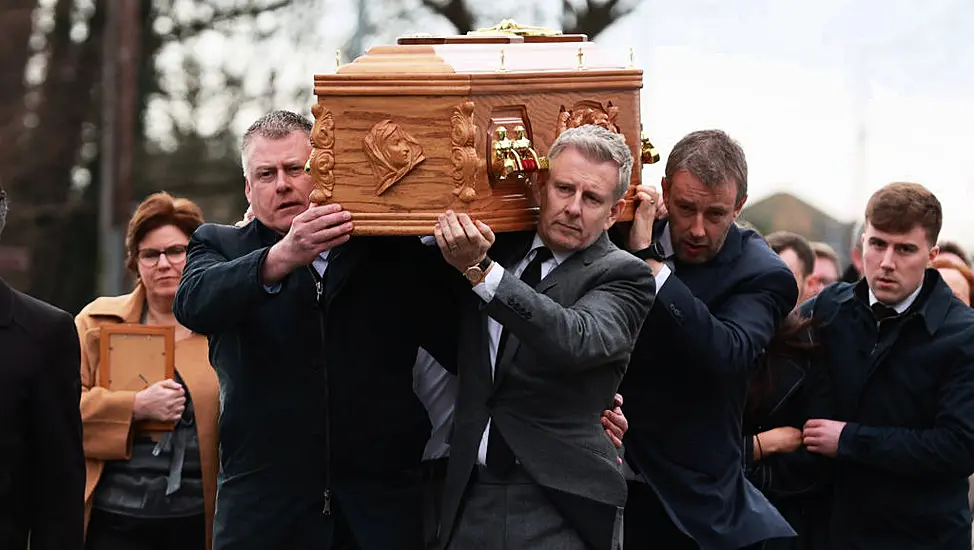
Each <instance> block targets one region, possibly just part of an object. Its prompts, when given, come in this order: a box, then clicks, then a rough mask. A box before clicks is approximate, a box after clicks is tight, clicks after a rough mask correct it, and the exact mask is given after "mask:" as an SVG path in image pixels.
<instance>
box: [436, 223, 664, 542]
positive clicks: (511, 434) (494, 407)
mask: <svg viewBox="0 0 974 550" xmlns="http://www.w3.org/2000/svg"><path fill="white" fill-rule="evenodd" d="M533 236H534V234H533V233H530V234H525V233H521V234H517V235H511V236H510V238H508V236H507V235H504V236H502V237H505V239H504V240H502V239H501V237H498V242H497V243H496V244H495V246H494V248H493V249H492V250H491V253H490V254H491V257H493V258H494V259H495V260H496V261H497V262H498V263H499V264H500V265H502V266H505V273H504V276H503V279H501V282H500V285H499V287H498V289H497V292H496V294H495V295H494V297H493V299H492V300H491V301H490V302H488V303H486V304H485V303H484V302H483V301H482V300H481V299H480V298H479V297H478V296H477V295H476V294H475V293H474V292H473V291H472V290H470V289H469V285H468V287H467V290H466V292H467V295H466V298H467V299H466V300H465V305H466V308H465V315H464V319H463V331H462V334H461V344H460V350H461V354H460V371H459V384H460V386H459V395H458V398H457V408H456V419H455V425H454V435H453V442H452V447H451V451H450V463H449V467H448V473H447V481H446V491H445V496H444V503H443V509H444V515H443V522H442V524H441V525H442V527H441V535H442V536H441V540H442V542H443V544H444V545H446V544H447V543H448V542H449V540H450V536H451V533H452V530H453V528H454V526H455V525H454V524H455V522H456V520H457V518H458V511H459V509H460V507H461V501H462V499H463V493H464V490H465V488H466V486H467V482H468V481H469V479H470V475H471V471H472V469H473V468H474V465H475V463H476V461H477V451H478V448H479V446H480V440H481V436H482V434H483V432H484V429H485V427H486V425H487V419H488V418H491V419H493V420H492V421H493V422H494V423H495V424H496V426H497V428H498V429H499V430H500V432H501V434H503V436H504V439H505V440H506V441H507V442H508V444H509V445H510V446H511V449H512V450H513V451H514V455H515V456H516V457H517V459H518V460H519V462H520V463H521V465H522V466H523V467H524V469H525V470H526V471H527V472H528V474H530V476H531V477H532V478H533V479H534V480H535V481H536V482H537V483H538V484H539V485H541V486H542V487H544V488H545V489H547V491H548V493H549V496H551V497H552V502H553V503H554V505H555V506H556V507H557V508H559V511H560V512H561V513H562V515H564V516H565V517H566V519H567V520H568V521H569V523H571V524H572V525H573V526H574V527H575V529H576V530H577V531H578V532H579V533H580V534H581V535H582V537H583V538H585V539H587V542H588V544H589V545H590V546H591V547H592V548H595V549H599V550H602V549H607V548H609V546H610V544H611V541H612V532H613V526H614V524H615V520H616V516H617V513H618V511H619V510H620V507H621V506H623V505H624V504H625V499H626V484H625V480H624V478H623V476H622V473H621V469H620V466H619V463H618V456H619V455H618V452H617V451H616V449H615V447H613V445H612V443H611V442H610V441H609V438H608V437H607V436H606V435H605V432H604V430H603V428H602V425H601V422H600V417H601V413H602V411H603V410H605V409H606V408H607V407H610V404H611V403H612V398H613V395H614V394H615V392H616V389H617V387H618V385H619V381H620V380H621V379H622V375H623V373H624V372H625V370H626V364H627V363H628V361H629V353H630V351H631V350H632V346H633V343H634V342H635V339H636V335H637V334H638V333H639V327H640V325H641V324H642V322H643V319H644V318H645V316H646V313H647V312H648V311H649V308H650V306H651V305H652V303H653V288H654V283H653V278H652V272H651V271H650V270H649V268H648V267H647V266H646V265H645V264H644V263H643V262H641V261H639V260H637V259H636V258H635V257H633V256H632V255H630V254H628V253H626V252H623V251H621V250H619V249H617V248H616V247H615V246H614V245H612V244H611V243H610V242H609V240H608V238H607V237H606V236H605V235H602V237H600V238H599V240H597V241H596V242H595V243H594V244H593V245H592V246H590V247H589V248H587V249H585V250H583V251H581V252H577V253H575V254H573V255H572V256H570V257H569V258H568V259H566V260H565V261H564V262H563V263H562V264H560V265H559V266H557V267H556V268H555V269H554V270H552V271H551V272H550V273H549V274H548V275H547V276H546V277H545V278H544V279H543V280H542V281H541V283H539V285H538V286H537V289H532V288H531V287H529V286H527V285H526V284H524V283H523V282H521V281H520V280H519V279H518V278H517V277H515V276H514V274H513V269H514V266H516V265H517V263H518V262H520V261H521V260H522V259H523V258H524V256H525V255H526V254H527V252H528V247H529V246H530V243H531V240H532V239H533ZM504 241H507V242H504ZM511 241H513V242H511ZM488 316H489V317H493V318H494V319H495V320H497V321H498V322H499V323H500V324H501V325H503V326H505V327H507V329H508V331H509V336H508V340H507V343H506V345H505V347H504V353H503V356H502V357H500V358H498V361H497V365H496V369H495V375H494V380H493V381H492V379H491V366H490V359H489V346H488V324H487V318H488Z"/></svg>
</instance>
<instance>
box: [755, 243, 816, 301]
mask: <svg viewBox="0 0 974 550" xmlns="http://www.w3.org/2000/svg"><path fill="white" fill-rule="evenodd" d="M764 240H766V241H768V246H770V247H771V250H774V252H775V254H777V255H778V257H779V258H781V260H782V261H783V262H785V265H787V266H788V269H790V270H791V272H792V273H793V274H794V275H795V282H796V283H798V303H802V302H804V301H805V299H806V298H805V293H806V289H807V288H808V284H809V280H810V279H811V278H812V277H814V271H815V252H813V251H812V245H811V244H809V242H808V239H806V238H805V237H802V236H801V235H799V234H797V233H792V232H790V231H775V232H774V233H771V234H770V235H768V236H766V237H765V238H764Z"/></svg>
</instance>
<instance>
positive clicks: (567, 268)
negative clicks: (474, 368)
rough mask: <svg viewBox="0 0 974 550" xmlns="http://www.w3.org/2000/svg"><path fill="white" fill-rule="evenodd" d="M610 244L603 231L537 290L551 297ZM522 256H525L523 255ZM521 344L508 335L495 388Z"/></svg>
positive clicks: (496, 366) (505, 373) (499, 362)
mask: <svg viewBox="0 0 974 550" xmlns="http://www.w3.org/2000/svg"><path fill="white" fill-rule="evenodd" d="M528 246H530V244H528ZM608 246H609V236H608V235H607V234H606V233H605V232H603V233H602V235H601V236H600V237H599V238H598V239H596V241H595V242H594V243H592V245H591V246H589V247H588V248H586V249H585V250H583V251H581V252H578V253H575V254H573V255H572V256H570V257H569V258H568V259H567V260H565V261H564V262H562V263H560V264H558V265H557V266H556V267H555V268H554V269H552V270H551V272H550V273H548V275H547V276H546V277H545V278H544V279H541V282H540V283H538V286H537V287H535V290H536V291H537V292H538V293H539V294H545V295H547V296H549V297H551V294H552V291H553V290H554V289H555V288H556V287H557V286H558V285H559V284H562V286H564V285H565V284H567V282H568V280H569V279H570V278H571V277H572V276H577V275H578V272H579V270H580V269H584V268H587V267H588V266H591V265H592V263H594V262H595V260H597V259H598V258H601V257H602V255H603V254H605V250H606V249H607V248H608ZM526 253H527V252H525V254H526ZM521 258H523V255H522V256H521ZM512 265H515V264H512ZM559 290H560V289H559ZM556 301H557V300H556ZM520 345H521V342H520V340H518V339H517V336H515V335H514V333H510V334H508V335H507V343H505V344H504V355H503V356H502V357H498V358H497V363H496V364H495V365H494V389H495V390H496V389H497V388H499V387H500V385H501V383H502V382H503V381H504V378H505V376H506V375H507V371H508V370H509V368H510V364H511V362H512V361H513V359H514V355H515V354H516V353H517V349H518V347H520Z"/></svg>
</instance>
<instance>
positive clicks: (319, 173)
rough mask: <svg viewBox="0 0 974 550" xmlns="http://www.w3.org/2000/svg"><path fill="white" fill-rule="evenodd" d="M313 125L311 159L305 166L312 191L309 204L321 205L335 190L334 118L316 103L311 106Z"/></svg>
mask: <svg viewBox="0 0 974 550" xmlns="http://www.w3.org/2000/svg"><path fill="white" fill-rule="evenodd" d="M311 114H312V115H314V117H315V124H314V126H313V127H312V128H311V157H310V158H309V159H308V164H307V166H306V169H307V171H308V172H309V173H310V174H311V181H312V182H313V183H314V189H312V191H311V202H313V203H316V204H322V203H325V202H327V201H328V199H330V198H331V195H332V192H333V191H334V189H335V173H334V172H333V170H334V168H335V117H334V116H332V114H331V111H329V110H328V109H326V108H325V107H323V106H321V105H320V104H318V103H316V104H314V105H312V106H311Z"/></svg>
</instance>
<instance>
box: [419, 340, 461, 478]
mask: <svg viewBox="0 0 974 550" xmlns="http://www.w3.org/2000/svg"><path fill="white" fill-rule="evenodd" d="M413 393H415V394H416V397H418V398H419V401H420V402H421V403H422V404H423V407H425V408H426V414H427V415H428V416H429V419H430V424H431V425H432V430H431V431H430V438H429V441H427V442H426V449H425V450H424V451H423V460H431V459H436V458H443V457H447V456H450V440H451V439H452V435H453V410H454V403H456V400H457V377H456V376H454V375H453V374H451V373H450V372H448V371H447V370H446V369H444V368H443V367H442V366H441V365H440V364H439V363H437V362H436V359H433V356H432V355H430V354H429V352H427V351H426V350H424V349H423V348H420V349H419V353H417V354H416V364H415V365H414V366H413Z"/></svg>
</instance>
